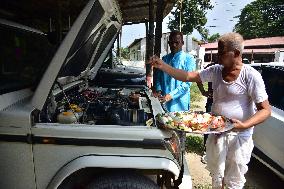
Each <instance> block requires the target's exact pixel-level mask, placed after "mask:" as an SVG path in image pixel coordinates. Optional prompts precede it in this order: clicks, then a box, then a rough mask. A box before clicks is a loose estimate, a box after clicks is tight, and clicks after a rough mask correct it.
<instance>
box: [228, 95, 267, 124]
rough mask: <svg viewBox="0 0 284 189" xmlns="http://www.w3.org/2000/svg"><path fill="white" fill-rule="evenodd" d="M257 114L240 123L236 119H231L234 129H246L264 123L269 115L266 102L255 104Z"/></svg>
mask: <svg viewBox="0 0 284 189" xmlns="http://www.w3.org/2000/svg"><path fill="white" fill-rule="evenodd" d="M255 105H256V108H257V112H256V113H255V114H254V115H253V116H252V117H250V118H249V119H248V120H246V121H244V122H241V121H239V120H236V119H232V120H233V122H234V129H247V128H250V127H252V126H256V125H258V124H260V123H262V122H264V121H265V120H266V119H267V118H268V117H269V116H270V115H271V108H270V104H269V102H268V100H265V101H263V102H260V103H256V104H255Z"/></svg>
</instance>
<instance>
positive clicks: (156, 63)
mask: <svg viewBox="0 0 284 189" xmlns="http://www.w3.org/2000/svg"><path fill="white" fill-rule="evenodd" d="M148 63H149V64H151V65H152V66H153V67H155V68H159V69H161V68H162V67H163V64H164V62H163V60H161V59H160V58H159V57H158V56H156V55H154V56H152V57H150V59H149V62H148Z"/></svg>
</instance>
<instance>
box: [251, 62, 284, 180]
mask: <svg viewBox="0 0 284 189" xmlns="http://www.w3.org/2000/svg"><path fill="white" fill-rule="evenodd" d="M252 67H254V68H255V69H257V70H258V71H259V72H260V73H261V75H262V78H263V80H264V83H265V87H266V91H267V93H268V97H269V102H270V104H271V109H272V113H271V116H270V118H269V119H267V120H266V121H265V122H264V123H261V124H260V125H259V126H257V127H255V128H254V135H253V138H254V144H255V148H254V150H253V156H254V157H256V158H257V159H258V160H259V161H260V162H262V163H263V164H265V165H266V166H268V167H269V168H270V169H271V170H272V171H274V172H275V173H276V174H277V175H279V176H280V177H281V178H282V179H284V143H283V136H284V63H283V62H282V63H277V62H271V63H257V64H252Z"/></svg>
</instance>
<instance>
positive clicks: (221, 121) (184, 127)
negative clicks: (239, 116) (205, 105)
mask: <svg viewBox="0 0 284 189" xmlns="http://www.w3.org/2000/svg"><path fill="white" fill-rule="evenodd" d="M156 120H157V125H158V126H159V127H161V128H164V129H174V130H180V131H184V132H189V133H202V134H209V133H221V132H225V131H228V130H231V129H232V128H233V127H234V126H233V124H232V122H231V121H230V120H229V119H228V118H226V117H224V116H220V115H213V114H210V113H203V112H168V113H164V114H157V115H156Z"/></svg>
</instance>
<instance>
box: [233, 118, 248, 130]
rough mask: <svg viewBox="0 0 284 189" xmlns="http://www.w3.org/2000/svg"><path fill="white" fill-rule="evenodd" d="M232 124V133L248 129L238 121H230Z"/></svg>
mask: <svg viewBox="0 0 284 189" xmlns="http://www.w3.org/2000/svg"><path fill="white" fill-rule="evenodd" d="M232 122H233V124H234V128H233V131H242V130H245V129H247V128H248V127H247V126H246V125H245V124H244V123H243V122H241V121H240V120H237V119H232Z"/></svg>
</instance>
